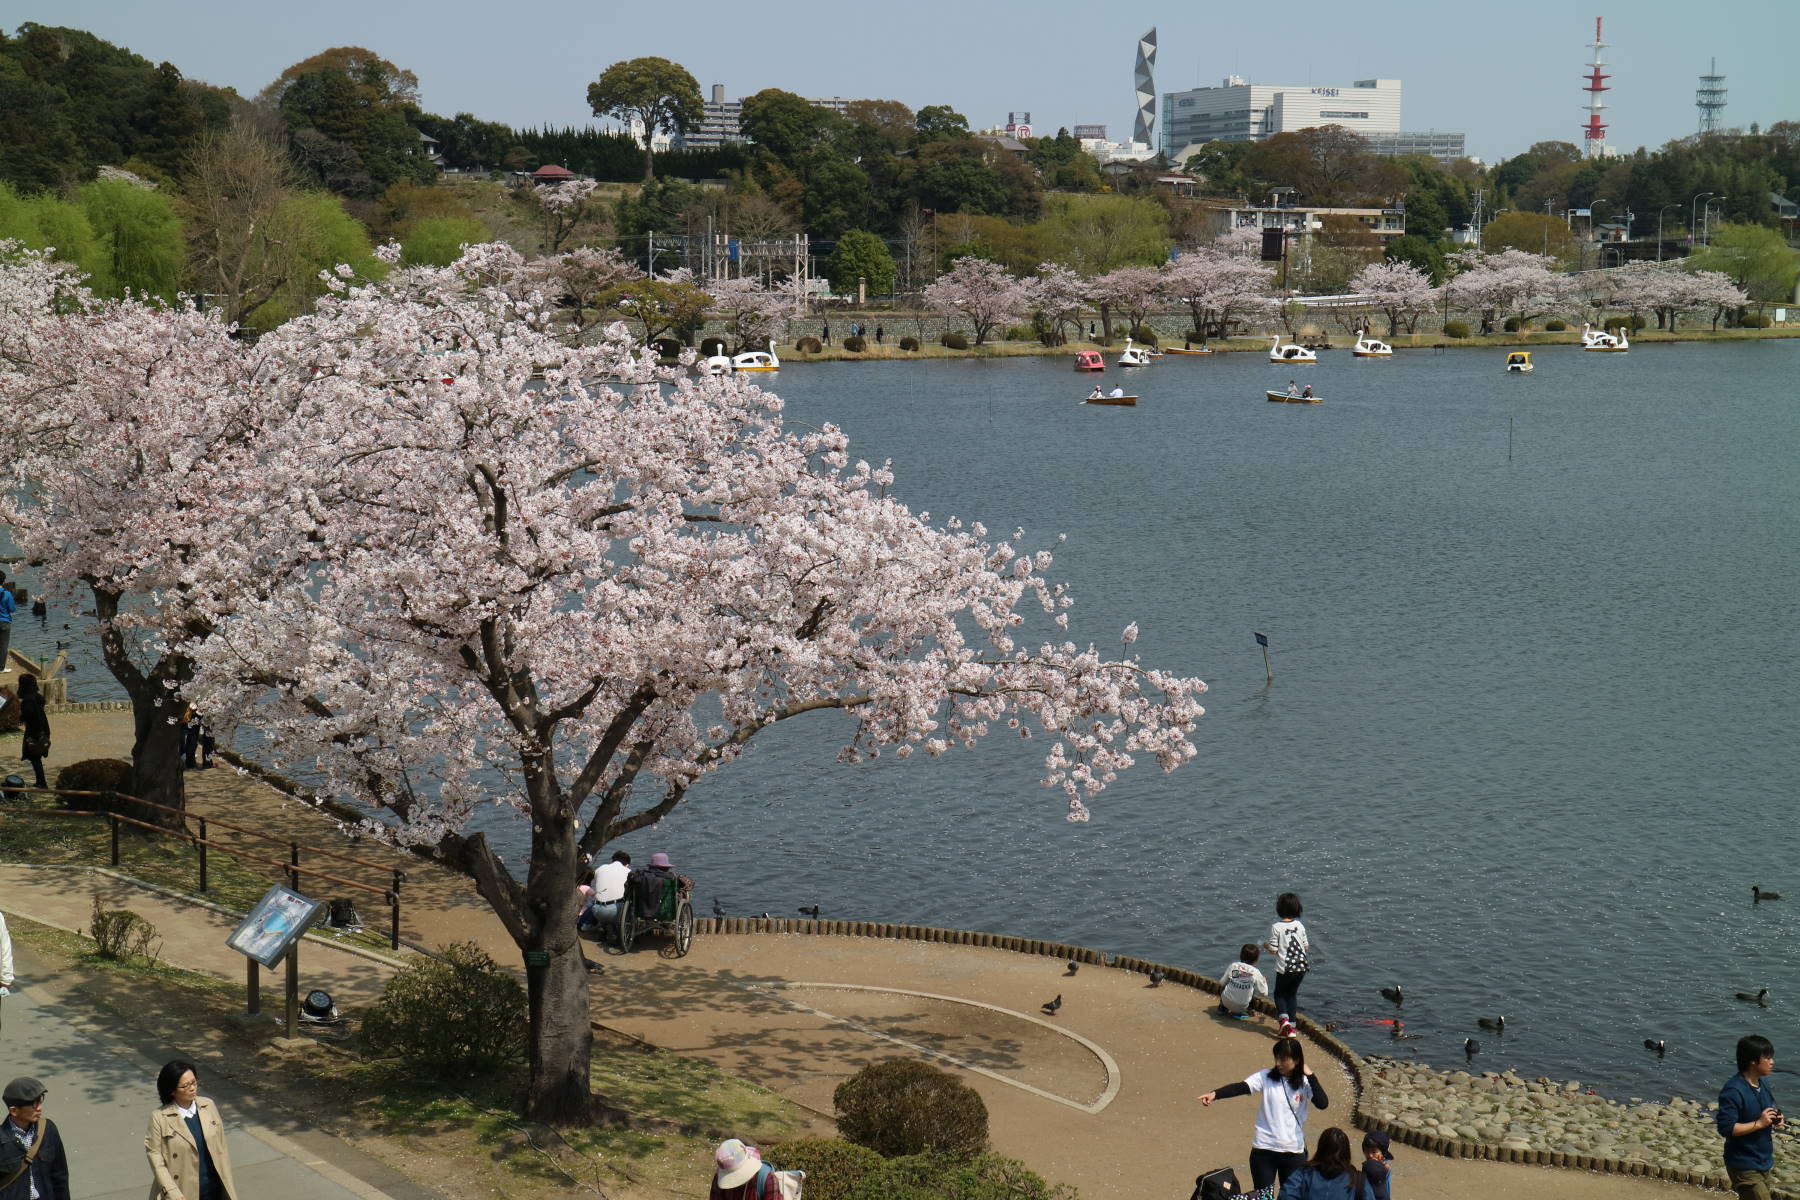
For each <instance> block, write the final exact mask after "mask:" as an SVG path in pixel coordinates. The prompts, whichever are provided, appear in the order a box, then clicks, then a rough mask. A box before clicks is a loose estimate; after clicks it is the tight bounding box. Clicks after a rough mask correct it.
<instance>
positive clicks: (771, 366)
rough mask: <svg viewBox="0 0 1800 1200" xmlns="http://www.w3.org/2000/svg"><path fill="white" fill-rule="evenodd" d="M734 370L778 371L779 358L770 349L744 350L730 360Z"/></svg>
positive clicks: (779, 367) (779, 366) (779, 368)
mask: <svg viewBox="0 0 1800 1200" xmlns="http://www.w3.org/2000/svg"><path fill="white" fill-rule="evenodd" d="M731 369H732V370H734V371H779V370H781V360H780V359H778V358H776V357H775V353H774V351H772V350H746V351H744V352H743V353H742V354H740V355H738V356H737V357H736V358H734V359H732V360H731Z"/></svg>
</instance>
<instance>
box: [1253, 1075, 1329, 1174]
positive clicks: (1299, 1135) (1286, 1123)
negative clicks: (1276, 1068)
mask: <svg viewBox="0 0 1800 1200" xmlns="http://www.w3.org/2000/svg"><path fill="white" fill-rule="evenodd" d="M1244 1083H1245V1085H1246V1086H1247V1087H1249V1089H1250V1093H1251V1095H1253V1096H1257V1097H1259V1098H1260V1099H1261V1101H1262V1106H1261V1107H1260V1108H1259V1109H1257V1112H1256V1132H1255V1134H1254V1135H1252V1136H1251V1138H1250V1144H1251V1145H1252V1146H1255V1147H1257V1148H1259V1149H1262V1150H1280V1151H1282V1152H1284V1153H1287V1154H1305V1153H1306V1110H1307V1109H1309V1108H1311V1107H1312V1095H1313V1093H1312V1078H1311V1077H1310V1076H1308V1077H1307V1079H1306V1082H1305V1083H1303V1084H1301V1085H1300V1090H1299V1091H1297V1092H1296V1091H1295V1090H1294V1089H1293V1087H1291V1086H1290V1085H1289V1084H1288V1081H1287V1080H1286V1079H1285V1078H1280V1079H1271V1078H1269V1073H1268V1072H1267V1071H1258V1072H1257V1073H1256V1074H1254V1075H1252V1076H1251V1077H1250V1078H1248V1079H1246V1080H1244Z"/></svg>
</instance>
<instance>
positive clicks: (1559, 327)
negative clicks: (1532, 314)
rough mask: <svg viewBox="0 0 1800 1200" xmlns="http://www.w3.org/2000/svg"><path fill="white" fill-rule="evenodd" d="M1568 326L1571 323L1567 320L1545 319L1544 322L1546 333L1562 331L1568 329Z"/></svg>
mask: <svg viewBox="0 0 1800 1200" xmlns="http://www.w3.org/2000/svg"><path fill="white" fill-rule="evenodd" d="M1568 327H1569V324H1568V322H1567V321H1545V322H1544V332H1545V333H1561V332H1562V331H1563V330H1565V329H1567V328H1568Z"/></svg>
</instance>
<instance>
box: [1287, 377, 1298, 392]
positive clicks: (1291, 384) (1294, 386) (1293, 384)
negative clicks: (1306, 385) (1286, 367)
mask: <svg viewBox="0 0 1800 1200" xmlns="http://www.w3.org/2000/svg"><path fill="white" fill-rule="evenodd" d="M1299 394H1300V384H1299V382H1298V381H1296V380H1293V379H1290V380H1288V395H1290V396H1299Z"/></svg>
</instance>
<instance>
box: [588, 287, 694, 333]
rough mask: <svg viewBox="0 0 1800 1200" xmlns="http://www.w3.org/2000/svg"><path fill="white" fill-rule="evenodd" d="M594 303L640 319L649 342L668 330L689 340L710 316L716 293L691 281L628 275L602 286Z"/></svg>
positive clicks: (615, 313)
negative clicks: (624, 278) (626, 278)
mask: <svg viewBox="0 0 1800 1200" xmlns="http://www.w3.org/2000/svg"><path fill="white" fill-rule="evenodd" d="M594 306H595V307H596V308H598V309H600V310H601V311H602V312H605V313H608V314H611V315H612V316H616V317H618V318H620V319H621V320H625V321H636V322H637V324H638V327H639V328H640V329H642V330H643V331H644V343H645V344H646V345H648V344H649V343H651V342H653V341H655V340H656V339H657V338H658V337H660V336H661V335H662V334H665V333H672V334H675V335H676V336H678V337H681V338H683V340H685V339H686V338H687V337H688V336H690V335H691V334H692V332H693V331H694V330H696V329H698V328H699V327H700V324H701V322H703V321H705V320H706V312H707V310H708V309H709V308H711V307H712V297H711V296H709V295H707V294H706V293H705V292H704V291H702V290H701V289H700V288H698V287H695V286H694V285H693V284H691V283H680V282H676V281H674V280H669V279H628V280H624V281H622V282H620V283H615V284H613V285H612V286H611V287H608V288H605V289H604V290H602V291H601V292H600V293H599V295H598V297H597V298H596V299H595V302H594Z"/></svg>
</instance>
